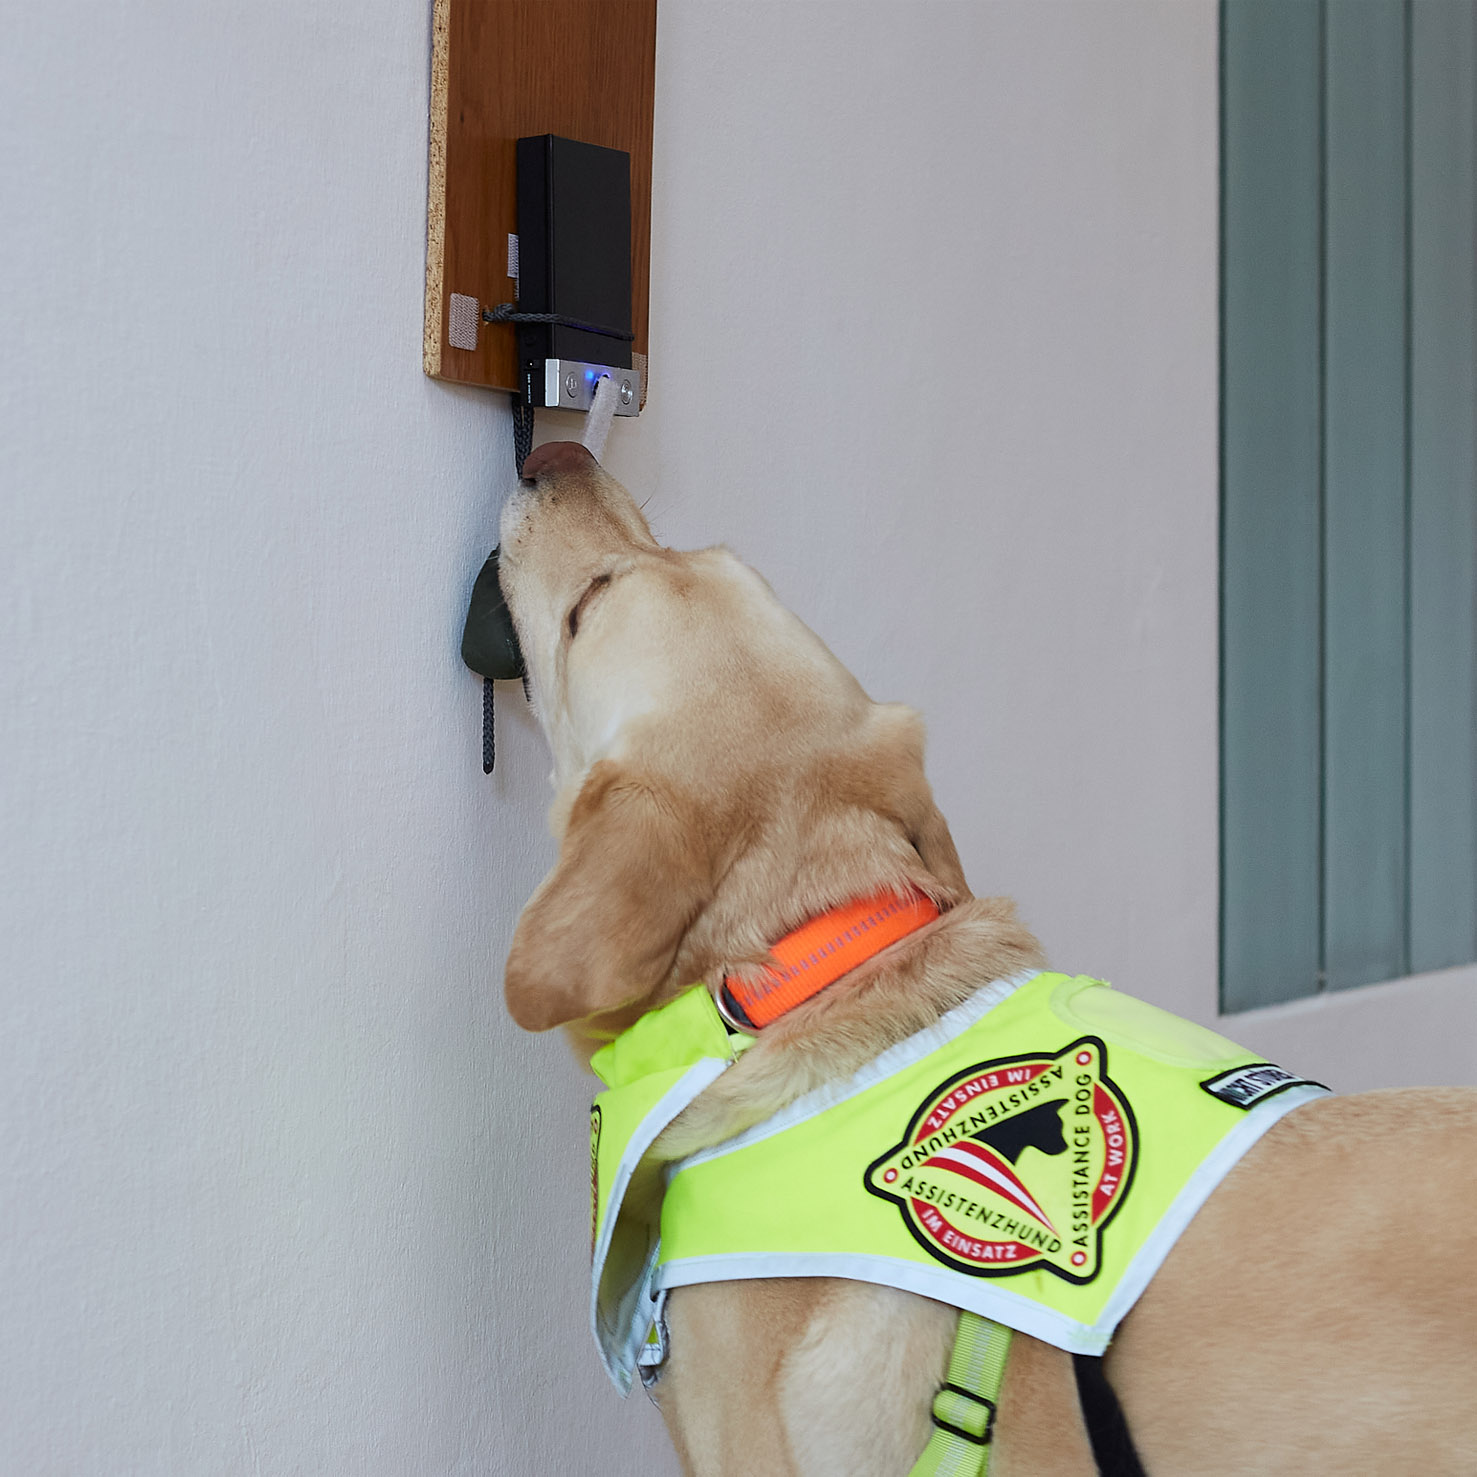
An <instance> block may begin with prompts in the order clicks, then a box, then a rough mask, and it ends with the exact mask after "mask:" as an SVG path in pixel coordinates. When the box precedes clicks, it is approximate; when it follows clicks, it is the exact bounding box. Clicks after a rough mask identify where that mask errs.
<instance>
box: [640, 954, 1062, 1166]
mask: <svg viewBox="0 0 1477 1477" xmlns="http://www.w3.org/2000/svg"><path fill="white" fill-rule="evenodd" d="M1040 973H1041V971H1040V970H1039V969H1033V970H1031V971H1029V973H1026V974H1018V975H1016V976H1014V977H1013V978H1012V979H1008V980H995V981H993V982H992V983H991V984H988V985H985V986H984V987H983V988H982V989H979V990H976V991H975V992H974V994H973V995H971V996H970V997H969V999H968V1000H966V1001H964V1003H963V1004H962V1005H956V1006H955V1007H954V1008H953V1010H951V1011H949V1012H948V1013H947V1014H946V1015H941V1016H940V1017H939V1018H938V1019H937V1020H936V1021H935V1022H934V1023H933V1024H932V1025H931V1026H926V1027H925V1028H924V1029H923V1030H921V1031H919V1032H917V1033H916V1034H915V1035H912V1036H908V1037H906V1038H905V1039H904V1040H902V1041H899V1042H898V1043H897V1045H896V1046H889V1047H888V1048H887V1050H886V1051H884V1052H883V1053H882V1055H881V1056H879V1057H874V1058H873V1059H872V1060H871V1061H870V1062H868V1063H867V1064H866V1066H864V1067H862V1068H860V1069H859V1070H858V1071H856V1072H853V1073H852V1075H851V1076H850V1077H846V1078H843V1079H842V1080H840V1081H838V1082H826V1083H823V1084H822V1085H821V1086H820V1087H817V1088H813V1089H812V1090H811V1091H810V1092H807V1093H806V1094H805V1095H804V1096H803V1097H798V1098H796V1099H795V1101H794V1102H792V1103H790V1104H788V1105H787V1106H785V1107H783V1108H781V1109H780V1111H779V1112H778V1113H776V1114H774V1115H773V1116H772V1117H770V1118H766V1119H765V1120H764V1122H763V1123H756V1124H755V1125H754V1126H753V1127H752V1128H748V1129H745V1130H744V1132H743V1133H740V1134H736V1135H735V1136H734V1137H733V1138H731V1139H724V1141H723V1142H722V1143H721V1144H713V1145H711V1146H710V1147H708V1148H706V1149H699V1150H698V1151H697V1153H696V1154H689V1155H688V1157H687V1158H686V1159H681V1160H678V1161H677V1162H676V1163H675V1164H673V1165H671V1166H670V1167H669V1169H668V1170H667V1177H668V1179H669V1180H670V1179H671V1177H672V1176H673V1175H675V1174H678V1173H680V1172H681V1171H682V1170H684V1169H691V1168H692V1167H693V1166H694V1165H696V1164H706V1163H707V1162H708V1160H710V1159H720V1158H722V1157H723V1155H725V1154H733V1153H736V1152H737V1151H738V1150H739V1149H746V1148H748V1147H749V1145H750V1144H757V1143H760V1142H762V1141H763V1140H764V1139H767V1138H772V1137H773V1136H774V1135H775V1134H777V1133H783V1132H784V1131H785V1130H786V1129H787V1128H793V1127H794V1126H795V1124H797V1123H804V1122H805V1120H806V1119H807V1118H814V1117H816V1116H817V1114H820V1113H824V1112H825V1111H826V1110H827V1109H828V1108H834V1107H835V1106H836V1104H837V1103H844V1102H845V1101H846V1100H847V1099H848V1098H854V1097H858V1096H860V1094H862V1093H864V1092H866V1091H867V1090H868V1089H870V1088H873V1087H875V1086H876V1085H877V1084H878V1083H879V1082H885V1081H886V1080H887V1079H888V1078H889V1077H895V1076H896V1075H897V1074H898V1073H899V1072H902V1071H906V1069H907V1068H909V1067H911V1066H913V1065H914V1064H915V1063H916V1062H921V1061H922V1060H923V1059H924V1057H927V1056H932V1055H933V1053H934V1052H936V1051H938V1050H939V1049H940V1048H941V1047H944V1046H947V1045H948V1044H949V1043H950V1042H951V1041H952V1040H954V1038H955V1037H956V1036H962V1035H963V1034H964V1033H965V1032H966V1031H967V1030H968V1029H969V1028H970V1027H971V1026H972V1025H974V1024H975V1022H976V1021H979V1020H982V1019H983V1018H984V1017H985V1016H986V1015H988V1014H989V1013H990V1011H992V1010H993V1009H994V1008H995V1007H996V1006H997V1005H999V1004H1000V1003H1001V1002H1002V1001H1003V1000H1008V999H1009V998H1010V997H1011V996H1012V995H1014V994H1015V992H1016V991H1017V990H1019V989H1020V988H1021V986H1022V985H1027V984H1029V983H1030V982H1031V981H1032V980H1033V979H1035V978H1036V976H1037V975H1038V974H1040Z"/></svg>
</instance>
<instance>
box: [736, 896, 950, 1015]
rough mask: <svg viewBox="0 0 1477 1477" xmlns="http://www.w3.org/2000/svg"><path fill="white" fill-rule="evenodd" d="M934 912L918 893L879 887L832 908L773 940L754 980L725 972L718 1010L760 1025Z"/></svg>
mask: <svg viewBox="0 0 1477 1477" xmlns="http://www.w3.org/2000/svg"><path fill="white" fill-rule="evenodd" d="M938 916H939V910H938V908H937V907H935V906H934V904H933V903H932V902H931V901H930V900H929V899H928V898H926V897H923V896H922V895H921V894H919V893H916V892H912V893H909V894H907V895H906V896H903V897H900V896H899V895H898V894H897V893H895V892H880V893H877V894H876V895H874V896H872V897H866V898H859V899H857V901H855V902H851V903H843V904H842V905H841V906H840V907H839V908H831V909H829V910H828V911H827V912H824V913H820V914H818V915H817V916H816V917H814V918H812V919H810V921H809V922H807V923H802V924H801V925H800V927H799V928H797V929H795V930H794V931H793V932H792V933H787V934H786V935H785V936H784V938H782V939H780V941H779V942H778V943H776V944H774V945H773V946H772V947H771V948H770V951H769V953H770V957H771V958H772V959H773V961H774V962H773V963H772V964H771V965H770V966H769V967H768V968H767V969H766V970H765V971H764V973H763V975H761V976H760V977H759V978H758V979H757V980H741V979H733V978H730V977H727V976H725V978H724V980H723V984H722V985H721V986H720V988H719V990H718V1009H719V1012H720V1013H721V1014H722V1015H724V1016H725V1017H726V1018H727V1019H728V1021H729V1023H730V1024H731V1025H734V1026H737V1027H738V1028H739V1029H740V1030H741V1031H757V1030H760V1029H761V1028H763V1027H764V1026H767V1025H769V1024H770V1022H771V1021H775V1020H778V1019H779V1017H780V1016H782V1015H783V1014H784V1013H785V1012H786V1011H787V1010H793V1009H794V1008H795V1007H796V1006H797V1005H799V1004H801V1003H802V1002H804V1001H806V1000H809V999H810V998H811V996H813V995H818V994H819V993H820V992H821V991H822V990H824V989H825V988H826V986H827V985H831V984H835V982H836V981H837V980H839V979H840V978H841V976H842V975H843V974H849V973H850V972H851V971H852V970H853V969H855V968H856V967H857V966H858V965H859V964H865V963H866V962H867V960H868V959H871V958H872V957H873V956H874V955H876V954H880V953H881V952H882V950H883V949H885V948H886V947H887V946H888V945H889V944H895V943H897V941H898V940H899V939H901V938H906V937H907V936H908V935H909V934H910V933H914V932H916V931H917V930H918V929H920V928H922V927H923V925H924V924H925V923H932V922H933V920H934V919H935V918H937V917H938Z"/></svg>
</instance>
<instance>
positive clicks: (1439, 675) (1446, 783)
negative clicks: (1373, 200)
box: [1410, 0, 1477, 970]
mask: <svg viewBox="0 0 1477 1477" xmlns="http://www.w3.org/2000/svg"><path fill="white" fill-rule="evenodd" d="M1474 73H1477V20H1474V7H1473V5H1472V3H1471V0H1416V4H1415V6H1414V11H1413V16H1412V78H1413V87H1414V96H1413V110H1412V119H1413V130H1412V132H1413V148H1412V205H1413V208H1412V215H1411V220H1412V248H1411V258H1412V288H1411V311H1412V362H1411V377H1412V386H1413V398H1412V412H1413V413H1412V422H1411V429H1412V446H1411V515H1412V516H1411V530H1412V539H1411V690H1410V697H1411V712H1410V731H1411V756H1410V804H1411V815H1410V838H1411V886H1410V908H1411V930H1410V932H1411V967H1412V968H1413V969H1415V970H1426V969H1440V968H1444V967H1445V966H1447V965H1452V964H1463V963H1466V962H1467V961H1469V960H1471V959H1473V958H1477V455H1474V439H1477V426H1474V417H1477V364H1474V354H1477V314H1474V302H1473V274H1474V260H1473V253H1474V248H1477V196H1474V184H1473V182H1474V176H1477V154H1474V132H1477V118H1474V109H1473V85H1474V84H1473V79H1474Z"/></svg>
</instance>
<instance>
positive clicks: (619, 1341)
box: [590, 1056, 732, 1395]
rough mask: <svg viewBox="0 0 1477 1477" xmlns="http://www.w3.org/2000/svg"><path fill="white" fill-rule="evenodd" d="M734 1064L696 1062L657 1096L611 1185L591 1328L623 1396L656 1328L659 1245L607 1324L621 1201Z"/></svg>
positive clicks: (593, 1270) (598, 1249) (594, 1268)
mask: <svg viewBox="0 0 1477 1477" xmlns="http://www.w3.org/2000/svg"><path fill="white" fill-rule="evenodd" d="M731 1065H732V1061H731V1060H725V1059H724V1058H722V1057H715V1056H705V1057H703V1058H702V1059H701V1060H700V1061H697V1062H694V1063H693V1065H692V1066H690V1067H689V1068H688V1069H687V1070H686V1071H685V1072H684V1073H683V1074H682V1076H681V1077H679V1078H678V1079H677V1081H676V1082H674V1083H673V1084H672V1085H671V1087H669V1088H668V1089H667V1090H666V1092H664V1093H663V1094H662V1096H661V1097H660V1098H658V1099H657V1101H656V1104H655V1106H654V1107H653V1108H652V1109H651V1111H650V1112H649V1113H648V1114H647V1115H646V1117H645V1118H643V1119H642V1120H641V1122H640V1123H639V1124H637V1126H636V1131H635V1133H633V1134H632V1135H631V1137H630V1140H629V1141H628V1142H627V1144H626V1147H625V1150H624V1152H623V1153H622V1155H621V1162H620V1164H619V1166H618V1167H617V1169H616V1172H615V1179H614V1180H613V1181H612V1183H611V1186H610V1196H609V1199H608V1200H607V1201H606V1204H605V1219H604V1220H603V1221H602V1222H601V1223H600V1234H599V1239H598V1240H597V1241H596V1242H595V1255H594V1257H593V1259H592V1261H591V1265H590V1332H591V1333H592V1334H593V1335H594V1337H595V1347H596V1348H597V1349H598V1350H599V1351H600V1362H601V1363H602V1364H603V1365H604V1366H605V1372H606V1374H608V1375H609V1376H610V1378H611V1380H612V1382H613V1383H614V1385H615V1387H616V1389H617V1390H619V1391H620V1392H621V1394H622V1395H626V1394H629V1393H630V1389H631V1378H632V1371H633V1369H634V1368H635V1364H636V1357H637V1355H638V1354H639V1353H640V1350H641V1345H642V1344H644V1343H645V1342H646V1335H647V1333H648V1332H649V1331H650V1329H651V1319H652V1301H651V1298H650V1296H649V1295H648V1293H647V1288H648V1286H649V1284H650V1282H651V1276H652V1272H653V1270H654V1269H655V1266H656V1257H657V1250H658V1246H653V1247H652V1248H651V1254H650V1255H649V1256H648V1258H647V1261H646V1266H645V1268H644V1269H643V1271H642V1275H641V1277H640V1278H639V1279H638V1280H637V1282H636V1284H635V1286H634V1287H631V1288H628V1289H627V1291H626V1295H625V1296H624V1297H623V1298H622V1299H621V1300H620V1303H619V1304H618V1305H617V1307H616V1310H615V1314H614V1316H613V1318H612V1320H611V1322H610V1324H609V1325H608V1326H607V1325H605V1324H604V1323H602V1320H601V1318H600V1278H601V1274H602V1273H603V1272H604V1270H605V1258H606V1257H607V1256H608V1255H609V1254H610V1241H611V1237H612V1236H613V1235H614V1234H615V1226H616V1222H617V1221H618V1220H619V1219H620V1211H621V1202H622V1201H623V1200H624V1199H625V1196H626V1190H627V1188H628V1187H629V1186H630V1183H631V1176H632V1175H633V1174H635V1172H636V1167H637V1165H639V1164H640V1163H641V1160H642V1158H643V1157H644V1156H645V1154H646V1151H647V1150H648V1149H649V1148H650V1147H651V1146H652V1144H654V1143H655V1142H656V1138H657V1135H658V1134H659V1133H661V1131H662V1130H663V1129H664V1128H665V1127H666V1126H667V1125H668V1124H669V1123H670V1122H671V1121H672V1120H673V1119H674V1118H675V1117H676V1116H677V1115H678V1114H679V1113H680V1112H681V1111H682V1110H683V1109H684V1108H685V1107H686V1106H687V1105H688V1104H689V1103H690V1102H691V1101H692V1100H693V1099H694V1098H695V1097H696V1096H697V1095H698V1094H699V1093H700V1092H701V1091H702V1090H703V1089H704V1088H705V1087H707V1086H709V1085H710V1084H711V1083H713V1082H715V1081H717V1079H718V1078H719V1077H721V1076H722V1075H723V1073H724V1072H726V1071H727V1070H728V1068H729V1067H730V1066H731ZM658 1245H659V1243H658Z"/></svg>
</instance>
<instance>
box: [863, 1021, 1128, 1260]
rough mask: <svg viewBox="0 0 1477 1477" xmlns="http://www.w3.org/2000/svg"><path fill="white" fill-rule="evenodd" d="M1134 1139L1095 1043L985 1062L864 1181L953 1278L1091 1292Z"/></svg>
mask: <svg viewBox="0 0 1477 1477" xmlns="http://www.w3.org/2000/svg"><path fill="white" fill-rule="evenodd" d="M1137 1156H1138V1132H1137V1129H1136V1127H1135V1124H1134V1119H1133V1112H1132V1110H1131V1109H1130V1107H1129V1105H1128V1101H1127V1099H1126V1098H1125V1097H1124V1095H1123V1094H1122V1093H1121V1092H1120V1091H1119V1089H1118V1088H1117V1087H1116V1086H1115V1085H1114V1083H1113V1081H1112V1079H1111V1078H1110V1077H1109V1076H1108V1072H1107V1048H1106V1047H1105V1046H1104V1045H1103V1043H1102V1042H1101V1041H1099V1040H1098V1039H1097V1038H1096V1037H1095V1036H1087V1037H1083V1038H1082V1039H1081V1040H1080V1041H1074V1042H1073V1043H1072V1044H1071V1045H1070V1046H1068V1047H1066V1048H1065V1049H1064V1050H1062V1051H1060V1052H1057V1053H1054V1054H1046V1053H1041V1054H1031V1055H1026V1056H1017V1057H1002V1058H999V1059H997V1060H995V1061H988V1062H979V1063H976V1064H975V1065H974V1066H972V1067H969V1068H967V1069H966V1070H965V1071H963V1072H960V1073H958V1074H956V1075H955V1076H954V1077H951V1078H950V1079H949V1080H948V1081H947V1082H945V1083H942V1084H941V1085H940V1086H939V1087H937V1088H935V1089H934V1090H933V1091H932V1092H931V1093H929V1095H928V1096H927V1097H926V1098H925V1099H924V1101H923V1102H922V1103H920V1104H919V1106H918V1109H917V1111H916V1112H915V1113H914V1115H913V1118H912V1121H911V1122H910V1123H909V1124H908V1128H907V1132H906V1133H905V1134H904V1135H903V1138H902V1140H901V1142H899V1143H897V1144H894V1145H893V1147H892V1148H890V1149H889V1150H888V1151H887V1152H886V1153H885V1154H883V1155H882V1156H881V1157H880V1158H879V1159H876V1160H874V1161H873V1162H872V1163H871V1164H870V1165H869V1166H868V1167H867V1171H866V1174H865V1176H864V1183H865V1185H866V1187H867V1189H868V1190H870V1191H871V1192H872V1193H873V1194H874V1195H879V1196H881V1197H882V1199H884V1200H888V1201H891V1202H892V1203H893V1204H894V1205H896V1206H897V1208H898V1210H899V1212H900V1213H901V1215H902V1218H903V1222H904V1224H905V1225H906V1226H907V1228H908V1230H909V1232H910V1233H911V1234H912V1236H913V1238H914V1239H915V1240H916V1241H917V1242H918V1244H919V1245H920V1246H922V1247H923V1249H924V1250H925V1251H926V1252H928V1254H929V1255H930V1256H932V1257H934V1258H935V1259H936V1260H938V1261H940V1262H943V1263H944V1264H945V1265H947V1266H950V1267H953V1268H954V1269H955V1270H956V1271H960V1272H968V1273H972V1274H973V1275H976V1276H980V1277H1009V1276H1015V1275H1018V1274H1019V1273H1021V1272H1026V1271H1031V1270H1034V1269H1041V1270H1044V1271H1048V1272H1052V1273H1054V1274H1055V1275H1056V1276H1058V1277H1062V1278H1065V1279H1066V1280H1067V1281H1068V1282H1079V1283H1080V1282H1091V1281H1092V1279H1093V1278H1094V1277H1096V1276H1097V1273H1098V1268H1099V1266H1100V1265H1101V1259H1102V1239H1103V1232H1104V1231H1105V1230H1106V1228H1107V1226H1108V1223H1109V1222H1110V1221H1111V1220H1112V1219H1113V1217H1114V1215H1115V1214H1116V1213H1117V1211H1118V1208H1119V1207H1120V1206H1121V1205H1122V1204H1123V1202H1124V1200H1125V1199H1126V1198H1127V1196H1128V1193H1129V1190H1130V1187H1131V1185H1132V1182H1133V1171H1134V1164H1135V1162H1136V1159H1137Z"/></svg>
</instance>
